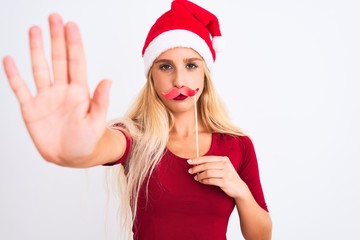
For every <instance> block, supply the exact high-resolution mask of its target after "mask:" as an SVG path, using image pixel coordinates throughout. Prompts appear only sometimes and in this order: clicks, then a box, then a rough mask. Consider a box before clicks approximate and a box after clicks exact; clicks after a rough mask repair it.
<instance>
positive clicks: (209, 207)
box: [119, 133, 268, 240]
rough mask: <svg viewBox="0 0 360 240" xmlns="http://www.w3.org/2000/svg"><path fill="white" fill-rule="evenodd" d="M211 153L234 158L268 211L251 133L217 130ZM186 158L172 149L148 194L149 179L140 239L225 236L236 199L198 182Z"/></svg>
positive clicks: (214, 239)
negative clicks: (228, 132) (248, 134)
mask: <svg viewBox="0 0 360 240" xmlns="http://www.w3.org/2000/svg"><path fill="white" fill-rule="evenodd" d="M127 142H128V148H130V145H131V144H130V142H131V141H129V140H128V141H127ZM127 152H128V151H127ZM206 155H214V156H227V157H229V159H230V161H231V163H232V164H233V166H234V167H235V169H236V171H237V172H238V173H239V175H240V177H241V179H242V180H243V181H244V182H245V183H246V184H247V185H248V187H249V189H250V191H251V193H252V195H253V196H254V198H255V200H256V202H257V203H258V204H259V205H260V206H261V207H262V208H263V209H265V210H266V211H268V209H267V206H266V203H265V199H264V195H263V191H262V188H261V183H260V178H259V171H258V164H257V160H256V154H255V150H254V147H253V144H252V142H251V140H250V139H249V137H246V136H240V137H239V136H236V137H233V136H230V135H227V134H220V133H213V134H212V142H211V147H210V149H209V151H208V152H207V154H206ZM124 159H126V156H124V157H123V158H122V160H121V161H124ZM186 160H187V159H184V158H181V157H178V156H176V155H174V154H173V153H172V152H170V151H169V150H167V151H166V152H165V155H164V157H163V158H162V159H161V161H160V163H159V165H158V166H157V168H156V170H155V171H154V173H153V174H152V175H151V177H150V179H149V185H148V196H146V187H145V186H146V182H145V183H144V185H143V187H142V189H141V191H140V195H139V200H138V210H137V211H138V212H137V216H136V219H135V222H134V226H133V232H134V239H135V240H144V239H146V240H151V239H154V240H155V239H156V240H169V239H171V240H177V239H179V240H184V239H197V240H202V239H204V240H205V239H211V240H222V239H226V230H227V225H228V221H229V217H230V214H231V212H232V211H233V209H234V207H235V202H234V199H233V198H231V197H229V196H227V195H226V194H225V193H224V192H223V191H222V190H221V189H220V188H219V187H216V186H209V185H203V184H201V183H199V182H197V181H195V180H194V176H193V175H191V174H189V173H188V170H189V168H190V167H191V166H190V165H189V164H188V163H187V161H186ZM121 161H119V162H121Z"/></svg>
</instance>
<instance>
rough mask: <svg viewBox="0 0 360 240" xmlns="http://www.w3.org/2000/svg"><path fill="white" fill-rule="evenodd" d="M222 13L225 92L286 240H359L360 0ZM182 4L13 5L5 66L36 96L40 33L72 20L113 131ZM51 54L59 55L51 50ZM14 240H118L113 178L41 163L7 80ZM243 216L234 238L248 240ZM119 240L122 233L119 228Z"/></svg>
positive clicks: (3, 202)
mask: <svg viewBox="0 0 360 240" xmlns="http://www.w3.org/2000/svg"><path fill="white" fill-rule="evenodd" d="M195 2H196V3H199V4H200V5H201V6H203V7H205V8H207V9H209V10H210V11H212V12H213V13H215V14H216V15H217V16H218V18H219V20H220V23H221V26H222V32H223V35H224V36H225V37H226V40H227V49H226V51H225V52H223V53H221V54H219V55H218V59H217V64H216V65H215V70H214V72H213V76H214V81H215V85H216V87H217V89H218V91H219V93H220V95H221V96H222V97H223V100H224V101H225V103H226V104H227V106H228V109H229V112H230V115H231V116H232V119H233V121H234V122H235V123H236V124H237V125H239V126H240V127H241V128H243V129H244V130H245V131H246V132H247V133H248V134H249V135H250V136H251V137H252V139H253V141H254V144H255V148H256V150H257V155H258V161H259V165H260V172H261V179H262V182H263V188H264V192H265V197H266V200H267V203H268V206H269V210H270V213H271V216H272V219H273V225H274V226H273V227H274V228H273V239H280V240H288V239H293V240H294V239H295V240H296V239H299V240H300V239H301V240H303V239H355V238H356V237H357V236H358V230H357V229H358V227H359V223H360V222H359V220H358V216H359V215H360V207H359V202H360V192H359V181H360V179H359V178H360V177H359V173H360V170H359V169H360V166H359V161H360V144H359V135H360V127H359V125H358V124H359V123H360V113H359V112H360V97H359V93H358V92H359V90H360V87H359V81H360V71H359V66H360V57H359V56H360V47H359V43H360V30H359V29H360V26H359V25H360V14H359V12H360V3H359V2H358V1H356V0H342V1H339V0H338V1H335V0H327V1H325V0H303V1H300V0H297V1H296V0H286V1H285V0H274V1H256V0H255V1H239V0H228V1H214V0H212V1H211V0H208V1H206V0H198V1H195ZM169 7H170V1H169V0H168V1H164V0H152V1H122V0H118V1H113V0H102V1H91V2H90V1H84V0H82V1H80V0H71V1H70V0H63V1H55V0H47V1H40V0H32V1H25V0H12V1H5V0H1V1H0V56H1V57H3V56H4V55H6V54H9V55H11V56H13V57H14V58H15V60H16V62H17V64H18V67H19V69H20V71H21V73H22V76H23V77H24V79H26V81H27V83H28V84H29V85H30V86H31V89H32V90H34V85H33V82H32V81H33V80H32V75H31V67H30V60H29V50H28V42H27V30H28V28H29V27H30V26H31V25H34V24H36V25H39V26H41V27H42V28H43V29H44V35H45V38H44V39H45V42H46V47H47V50H49V37H48V29H47V16H48V15H49V14H50V13H52V12H59V13H60V14H62V15H63V17H64V18H65V19H66V20H72V21H75V22H77V23H78V24H79V25H80V28H81V31H82V34H83V39H84V42H85V48H86V53H87V58H88V66H89V83H90V87H91V89H92V90H93V89H94V87H95V86H96V84H97V82H98V81H99V80H100V79H102V78H111V79H112V80H113V86H112V90H111V104H110V108H109V112H108V119H109V120H110V119H113V118H115V117H118V116H121V115H122V114H123V113H124V112H125V110H126V109H127V107H128V106H129V104H131V103H132V101H133V100H134V97H135V95H136V94H137V93H138V91H139V89H140V87H141V86H142V85H143V83H144V82H145V78H144V75H143V63H142V58H141V48H142V45H143V41H144V39H145V37H146V34H147V31H148V29H149V28H150V26H151V25H152V23H153V22H154V21H155V19H156V18H157V17H158V16H159V15H160V14H162V13H163V12H164V11H166V10H167V9H169ZM48 53H49V51H48ZM0 112H1V118H0V153H1V155H0V194H1V195H0V239H4V240H5V239H6V240H20V239H21V240H22V239H36V240H45V239H53V240H60V239H67V240H72V239H87V240H98V239H116V235H117V232H118V231H120V230H119V229H118V227H117V226H116V221H115V218H116V215H115V213H114V212H115V211H116V209H115V207H114V206H111V205H109V206H107V204H106V196H107V193H106V191H105V189H106V188H105V186H104V171H105V167H96V168H91V169H87V170H84V169H69V168H62V167H58V166H55V165H53V164H50V163H47V162H45V161H44V160H42V159H41V157H40V156H39V154H38V153H37V152H36V150H35V148H34V147H33V145H32V143H31V140H30V138H29V136H28V134H27V132H26V129H25V127H24V124H23V122H22V119H21V115H20V111H19V107H18V104H17V101H16V99H15V97H14V95H13V93H12V92H11V90H10V87H9V86H8V84H7V81H6V78H5V74H4V72H3V70H2V69H1V70H0ZM238 224H239V223H238V220H237V215H236V214H234V215H233V216H232V218H231V220H230V224H229V229H228V239H239V236H240V230H239V226H238ZM106 229H108V230H106Z"/></svg>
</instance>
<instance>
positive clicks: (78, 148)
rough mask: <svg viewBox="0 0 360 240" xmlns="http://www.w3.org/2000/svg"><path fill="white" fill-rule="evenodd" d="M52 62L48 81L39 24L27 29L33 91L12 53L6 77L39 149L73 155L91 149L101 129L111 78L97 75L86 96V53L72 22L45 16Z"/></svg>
mask: <svg viewBox="0 0 360 240" xmlns="http://www.w3.org/2000/svg"><path fill="white" fill-rule="evenodd" d="M49 23H50V32H51V43H52V67H53V72H54V79H55V80H57V81H55V82H53V83H52V82H51V80H50V79H51V76H50V73H49V69H48V65H47V62H46V57H45V54H44V49H43V44H42V40H41V31H40V29H39V28H37V27H33V28H31V29H30V50H31V59H32V66H33V74H34V80H35V84H36V87H37V95H36V96H34V97H33V96H32V95H31V93H30V91H29V89H28V87H27V85H26V84H25V82H24V81H23V80H22V78H21V77H20V75H19V73H18V71H17V68H16V66H15V63H14V61H13V60H12V58H11V57H5V58H4V68H5V72H6V74H7V77H8V80H9V83H10V85H11V87H12V89H13V91H14V93H15V95H16V97H17V99H18V101H19V103H20V105H21V111H22V116H23V119H24V122H25V124H26V127H27V129H28V131H29V133H30V136H31V138H32V140H33V142H34V144H35V146H36V147H37V149H38V150H39V152H40V154H41V155H42V156H43V157H44V158H45V159H47V160H49V161H53V162H58V160H59V159H66V160H69V159H76V158H81V157H83V156H86V155H87V154H90V153H91V150H92V149H93V148H94V146H95V144H96V143H97V141H98V140H99V138H100V137H101V135H102V134H103V132H104V131H105V126H106V123H105V116H106V110H107V106H108V92H109V89H110V82H109V81H108V80H103V81H101V82H100V83H99V84H98V86H97V87H96V89H95V92H94V95H93V98H91V97H90V94H89V91H88V86H87V79H86V67H85V65H86V64H85V54H84V51H83V46H82V42H81V37H80V32H79V30H78V29H77V26H76V25H75V24H74V23H69V24H67V25H66V26H64V25H63V24H62V20H61V18H60V16H58V15H56V14H53V15H51V16H50V18H49Z"/></svg>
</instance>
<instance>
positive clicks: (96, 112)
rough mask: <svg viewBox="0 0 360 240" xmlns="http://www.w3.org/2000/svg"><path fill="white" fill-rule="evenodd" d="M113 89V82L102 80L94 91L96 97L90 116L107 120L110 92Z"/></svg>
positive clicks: (93, 100) (92, 103)
mask: <svg viewBox="0 0 360 240" xmlns="http://www.w3.org/2000/svg"><path fill="white" fill-rule="evenodd" d="M110 88H111V80H108V79H104V80H102V81H101V82H100V83H99V84H98V85H97V87H96V88H95V91H94V96H93V99H92V101H91V105H90V112H89V114H90V116H91V117H92V118H97V117H100V118H101V117H103V118H106V112H107V108H108V106H109V92H110Z"/></svg>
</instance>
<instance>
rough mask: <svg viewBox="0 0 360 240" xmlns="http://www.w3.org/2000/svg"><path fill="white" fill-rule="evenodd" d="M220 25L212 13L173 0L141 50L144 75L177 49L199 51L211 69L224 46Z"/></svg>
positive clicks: (179, 0)
mask: <svg viewBox="0 0 360 240" xmlns="http://www.w3.org/2000/svg"><path fill="white" fill-rule="evenodd" d="M220 37H221V32H220V27H219V21H218V19H217V17H216V16H215V15H214V14H212V13H210V12H209V11H207V10H205V9H204V8H201V7H200V6H198V5H196V4H194V3H192V2H190V1H187V0H174V1H173V2H172V3H171V9H170V10H169V11H167V12H165V13H164V14H163V15H161V16H160V17H159V18H158V19H157V20H156V22H155V23H154V25H153V26H152V27H151V29H150V31H149V33H148V35H147V37H146V40H145V43H144V47H143V50H142V55H143V59H144V64H145V74H148V71H149V69H150V68H151V66H152V64H153V62H154V60H155V59H156V58H157V57H158V56H159V55H160V54H161V53H163V52H165V51H166V50H168V49H171V48H175V47H188V48H192V49H194V50H195V51H197V52H198V53H199V54H200V55H201V56H202V57H203V59H204V61H205V62H206V64H207V66H208V68H209V69H210V70H211V67H212V65H213V63H214V61H215V59H216V52H219V51H220V50H221V48H222V47H223V46H222V43H221V42H220V41H219V40H220Z"/></svg>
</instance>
